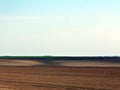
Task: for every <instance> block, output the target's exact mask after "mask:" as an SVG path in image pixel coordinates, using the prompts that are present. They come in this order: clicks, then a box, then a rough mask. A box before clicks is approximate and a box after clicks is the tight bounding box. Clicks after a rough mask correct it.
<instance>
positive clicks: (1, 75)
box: [0, 66, 120, 90]
mask: <svg viewBox="0 0 120 90" xmlns="http://www.w3.org/2000/svg"><path fill="white" fill-rule="evenodd" d="M0 90H120V68H119V67H118V68H117V67H116V68H110V67H106V68H105V67H104V68H102V67H101V68H95V67H94V68H90V67H88V68H85V67H81V68H80V67H32V66H31V67H18V66H17V67H15V66H14V67H8V66H1V67H0Z"/></svg>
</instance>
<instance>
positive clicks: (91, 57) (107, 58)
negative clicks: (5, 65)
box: [0, 56, 120, 62]
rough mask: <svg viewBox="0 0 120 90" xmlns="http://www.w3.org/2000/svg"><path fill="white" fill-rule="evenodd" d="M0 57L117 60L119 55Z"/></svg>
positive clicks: (14, 57) (6, 57) (11, 57)
mask: <svg viewBox="0 0 120 90" xmlns="http://www.w3.org/2000/svg"><path fill="white" fill-rule="evenodd" d="M0 59H18V60H20V59H24V60H94V61H96V60H97V61H99V60H100V61H118V62H120V57H119V56H0Z"/></svg>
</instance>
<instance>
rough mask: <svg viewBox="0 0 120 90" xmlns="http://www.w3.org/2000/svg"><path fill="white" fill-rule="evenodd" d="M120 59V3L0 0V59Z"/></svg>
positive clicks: (112, 0)
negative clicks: (96, 57)
mask: <svg viewBox="0 0 120 90" xmlns="http://www.w3.org/2000/svg"><path fill="white" fill-rule="evenodd" d="M2 55H13V56H19V55H21V56H29V55H33V56H39V55H40V56H41V55H53V56H54V55H56V56H119V55H120V0H0V56H2Z"/></svg>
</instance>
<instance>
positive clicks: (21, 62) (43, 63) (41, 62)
mask: <svg viewBox="0 0 120 90" xmlns="http://www.w3.org/2000/svg"><path fill="white" fill-rule="evenodd" d="M0 66H72V67H120V63H118V62H116V63H115V62H114V63H112V62H109V63H108V62H100V61H87V60H83V61H82V60H79V61H77V60H67V61H65V60H57V61H54V60H51V61H50V60H48V61H44V60H39V61H37V60H11V59H0Z"/></svg>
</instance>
